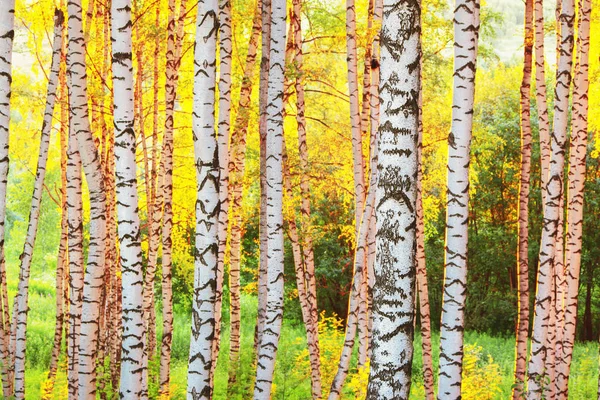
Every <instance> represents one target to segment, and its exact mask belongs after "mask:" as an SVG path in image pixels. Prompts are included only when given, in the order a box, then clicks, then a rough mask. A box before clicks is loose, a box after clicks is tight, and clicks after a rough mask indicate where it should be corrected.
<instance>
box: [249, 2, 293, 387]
mask: <svg viewBox="0 0 600 400" xmlns="http://www.w3.org/2000/svg"><path fill="white" fill-rule="evenodd" d="M285 22H286V2H285V0H272V1H271V27H270V28H271V35H270V36H271V38H270V47H269V81H268V82H269V83H268V92H267V93H268V95H267V110H266V111H267V124H266V127H267V138H266V154H265V155H266V165H265V167H266V185H265V186H266V197H267V204H266V216H267V218H266V223H267V240H268V248H269V252H268V254H267V282H268V283H267V307H266V312H265V321H268V322H269V324H268V325H267V326H265V328H264V330H263V332H262V337H261V341H260V342H259V346H258V361H257V370H256V384H255V387H254V398H255V399H269V398H270V396H271V386H272V382H273V373H274V370H275V357H276V355H277V346H278V343H279V335H280V333H281V324H282V322H283V289H284V285H283V255H284V253H283V252H284V246H283V172H282V150H283V107H284V104H283V89H284V80H285V77H284V71H285V36H286V32H285Z"/></svg>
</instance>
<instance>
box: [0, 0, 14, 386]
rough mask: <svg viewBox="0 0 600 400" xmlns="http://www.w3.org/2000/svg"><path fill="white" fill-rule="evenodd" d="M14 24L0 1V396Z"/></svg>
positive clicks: (6, 372) (10, 5)
mask: <svg viewBox="0 0 600 400" xmlns="http://www.w3.org/2000/svg"><path fill="white" fill-rule="evenodd" d="M14 24H15V0H1V2H0V290H1V293H0V295H1V297H2V299H1V301H0V307H1V310H0V311H1V315H0V322H1V324H0V328H2V331H1V332H0V333H1V335H2V338H0V357H1V358H2V360H1V362H2V390H3V393H4V397H6V398H10V396H11V395H12V394H13V388H14V386H13V368H12V365H13V364H12V362H11V356H10V344H9V338H10V311H9V308H8V290H7V282H6V268H5V261H4V235H5V226H4V223H5V220H6V185H7V179H8V163H9V160H8V138H9V125H10V95H11V83H12V49H13V38H14V36H15V31H14Z"/></svg>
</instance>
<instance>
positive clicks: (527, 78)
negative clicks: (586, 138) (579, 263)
mask: <svg viewBox="0 0 600 400" xmlns="http://www.w3.org/2000/svg"><path fill="white" fill-rule="evenodd" d="M524 25H525V40H524V61H523V80H522V82H521V176H520V186H519V223H518V230H519V248H518V251H517V275H518V277H519V278H518V279H519V280H518V295H519V303H518V307H519V314H518V319H517V342H516V343H517V344H516V348H515V359H516V363H515V383H514V386H513V392H512V398H513V400H517V399H520V398H521V397H522V395H523V391H524V389H525V371H526V368H527V338H528V335H529V182H530V175H531V141H532V139H531V110H530V92H531V64H532V52H533V0H526V2H525V22H524Z"/></svg>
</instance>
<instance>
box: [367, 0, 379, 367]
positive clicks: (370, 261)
mask: <svg viewBox="0 0 600 400" xmlns="http://www.w3.org/2000/svg"><path fill="white" fill-rule="evenodd" d="M382 13H383V0H375V8H374V9H373V20H374V21H375V22H376V23H379V24H380V23H381V18H382ZM380 34H381V32H378V33H377V35H376V36H375V38H374V40H373V51H372V58H371V60H370V63H371V87H370V89H369V90H370V91H371V95H370V96H369V101H370V103H371V104H370V105H369V111H370V121H371V126H370V129H371V130H370V143H369V160H370V161H369V162H370V167H369V169H370V173H371V177H370V180H371V181H370V182H369V190H372V189H371V185H377V175H378V172H377V140H378V133H377V132H378V130H379V109H380V104H379V62H380V60H379V53H380V51H379V47H380ZM373 174H374V175H373ZM373 187H375V186H373ZM376 230H377V226H376V220H375V218H371V224H370V226H369V232H368V234H367V235H368V237H367V245H368V247H369V254H368V256H367V277H368V282H367V283H368V288H367V296H368V302H369V310H368V311H369V319H368V321H367V322H368V325H369V348H368V350H367V357H369V358H370V357H371V347H372V340H371V336H372V333H373V332H372V331H373V330H372V324H373V319H372V318H371V308H372V303H373V301H372V300H373V286H374V283H375V275H374V268H375V257H376V252H377V251H376V250H377V249H376V246H375V241H376V239H375V233H376Z"/></svg>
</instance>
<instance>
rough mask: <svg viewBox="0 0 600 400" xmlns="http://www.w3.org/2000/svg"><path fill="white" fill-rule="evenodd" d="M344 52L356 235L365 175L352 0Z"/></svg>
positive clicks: (347, 5) (347, 16) (347, 1)
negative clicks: (346, 68)
mask: <svg viewBox="0 0 600 400" xmlns="http://www.w3.org/2000/svg"><path fill="white" fill-rule="evenodd" d="M346 52H347V61H348V92H349V95H350V128H351V131H352V160H353V173H354V208H355V221H354V222H355V230H356V235H357V236H358V230H359V228H360V223H361V214H362V210H363V209H364V203H365V176H364V167H363V155H362V136H361V124H360V105H359V95H358V76H357V72H358V65H357V64H358V57H357V55H356V10H355V6H354V0H346Z"/></svg>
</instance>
